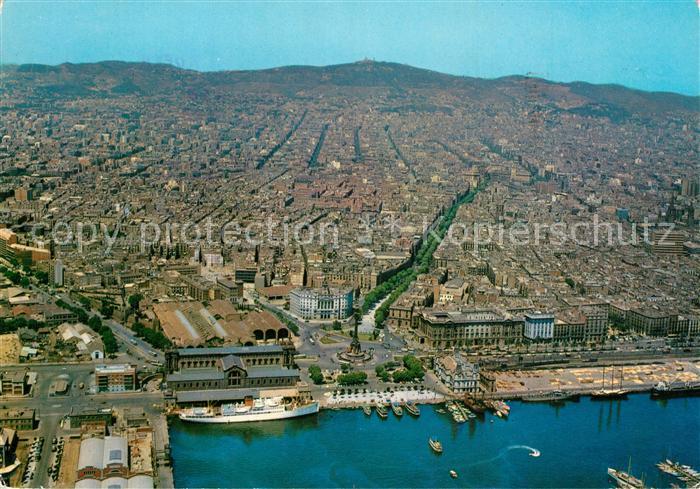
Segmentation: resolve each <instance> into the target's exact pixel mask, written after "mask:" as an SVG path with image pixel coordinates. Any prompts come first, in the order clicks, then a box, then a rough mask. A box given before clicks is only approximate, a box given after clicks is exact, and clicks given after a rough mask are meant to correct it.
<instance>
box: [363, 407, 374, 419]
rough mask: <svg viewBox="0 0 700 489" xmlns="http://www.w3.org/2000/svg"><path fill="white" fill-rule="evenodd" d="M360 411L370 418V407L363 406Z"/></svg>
mask: <svg viewBox="0 0 700 489" xmlns="http://www.w3.org/2000/svg"><path fill="white" fill-rule="evenodd" d="M362 410H363V411H364V412H365V414H366V415H367V416H372V406H367V405H364V406H362Z"/></svg>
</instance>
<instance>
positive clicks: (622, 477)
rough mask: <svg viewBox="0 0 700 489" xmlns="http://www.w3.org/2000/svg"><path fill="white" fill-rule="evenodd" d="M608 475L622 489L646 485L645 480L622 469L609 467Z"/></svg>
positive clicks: (639, 487) (640, 487)
mask: <svg viewBox="0 0 700 489" xmlns="http://www.w3.org/2000/svg"><path fill="white" fill-rule="evenodd" d="M608 476H609V477H610V478H611V479H612V480H614V481H615V483H616V484H617V487H619V488H621V489H642V488H643V487H644V482H642V481H641V480H639V479H637V478H636V477H634V476H633V475H630V474H629V473H627V472H623V471H622V470H615V469H611V468H608Z"/></svg>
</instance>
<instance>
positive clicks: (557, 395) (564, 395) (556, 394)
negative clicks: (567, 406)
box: [521, 390, 581, 404]
mask: <svg viewBox="0 0 700 489" xmlns="http://www.w3.org/2000/svg"><path fill="white" fill-rule="evenodd" d="M580 398H581V395H580V394H578V393H575V392H564V391H560V390H556V391H552V392H544V393H541V394H530V395H526V396H523V397H522V399H521V400H522V401H523V402H549V403H552V404H558V403H563V402H564V401H578V400H579V399H580Z"/></svg>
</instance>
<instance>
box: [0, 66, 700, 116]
mask: <svg viewBox="0 0 700 489" xmlns="http://www.w3.org/2000/svg"><path fill="white" fill-rule="evenodd" d="M0 76H1V77H2V78H1V80H2V84H1V86H0V87H1V89H2V92H4V95H3V98H4V99H5V103H4V104H3V105H5V106H7V103H8V99H9V100H10V101H15V102H28V101H32V100H33V101H36V100H37V99H41V100H45V99H66V98H68V99H70V98H79V97H124V96H136V97H158V96H168V97H172V96H183V97H188V98H195V99H197V98H202V99H206V98H207V97H210V96H221V95H224V96H225V95H227V94H240V93H248V92H249V93H256V92H262V93H266V94H280V95H282V96H286V97H297V96H301V97H308V96H312V95H318V96H321V95H324V94H333V95H339V94H341V95H347V96H351V97H357V96H360V97H361V96H363V94H366V93H372V94H376V93H385V94H387V95H388V96H390V97H395V98H408V99H410V98H411V97H412V96H416V97H419V98H420V96H422V95H425V94H427V93H445V94H452V95H455V96H457V97H458V98H459V99H461V100H464V99H467V100H468V99H475V100H477V99H478V100H479V102H480V103H487V104H488V103H489V102H493V103H496V104H497V105H501V104H508V103H509V101H510V102H513V103H517V102H522V103H527V104H528V105H531V106H532V105H535V106H538V105H539V106H542V107H545V108H550V109H554V110H579V111H584V112H586V113H589V114H590V115H593V116H596V115H601V116H607V117H611V118H615V117H617V118H619V117H623V118H624V117H628V116H631V115H638V116H641V117H650V116H653V115H654V114H668V113H691V114H692V113H694V114H697V113H698V112H699V111H700V97H690V96H686V95H680V94H675V93H669V92H644V91H640V90H635V89H630V88H626V87H623V86H619V85H595V84H591V83H585V82H572V83H557V82H551V81H547V80H544V79H541V78H532V77H525V76H508V77H503V78H496V79H481V78H472V77H462V76H453V75H447V74H443V73H438V72H435V71H430V70H425V69H421V68H415V67H412V66H407V65H402V64H397V63H388V62H376V61H359V62H355V63H348V64H340V65H332V66H324V67H313V66H286V67H280V68H273V69H265V70H255V71H220V72H198V71H194V70H187V69H181V68H178V67H175V66H172V65H166V64H151V63H130V62H121V61H104V62H99V63H85V64H71V63H64V64H61V65H57V66H48V65H38V64H25V65H6V66H4V67H3V68H2V72H1V74H0Z"/></svg>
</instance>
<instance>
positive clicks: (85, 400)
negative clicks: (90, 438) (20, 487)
mask: <svg viewBox="0 0 700 489" xmlns="http://www.w3.org/2000/svg"><path fill="white" fill-rule="evenodd" d="M28 366H30V367H31V370H32V371H34V372H36V373H37V383H36V385H35V386H34V388H33V390H32V396H30V397H25V398H7V399H3V398H0V407H2V408H10V409H12V408H20V409H21V408H33V409H35V410H36V414H37V417H38V418H39V426H38V427H37V428H36V429H35V430H33V431H22V432H21V433H20V435H21V436H22V437H23V438H25V437H28V438H30V439H31V438H33V437H39V436H43V437H44V440H45V442H44V447H43V449H42V453H41V460H39V462H38V464H37V470H36V472H35V478H34V479H33V480H32V482H31V485H32V486H33V487H46V486H47V485H48V484H50V482H49V481H50V477H49V476H48V473H47V470H48V468H49V466H50V465H51V462H52V460H53V458H52V452H51V440H52V439H53V437H54V436H61V435H67V434H68V433H69V431H68V430H67V428H64V427H63V426H61V424H62V421H63V418H64V417H65V416H66V415H67V414H68V413H69V412H70V411H71V409H81V408H86V407H89V408H100V407H111V408H116V409H122V408H127V407H129V408H143V410H144V412H145V413H146V415H147V416H148V417H149V419H150V420H151V421H152V424H154V423H155V421H156V418H157V417H159V416H161V415H162V403H163V395H162V393H161V392H130V393H118V394H117V393H114V394H112V393H103V394H90V393H89V392H88V391H89V389H87V387H86V388H84V389H80V388H79V384H80V382H84V383H85V386H88V385H89V382H90V378H91V375H92V373H93V369H94V365H93V364H91V363H82V364H66V365H64V366H60V365H56V364H36V365H22V366H11V367H3V370H5V371H13V370H25V369H26V368H27V367H28ZM59 378H64V379H65V378H67V379H68V380H69V382H70V384H71V385H70V387H69V389H68V393H67V394H66V395H61V396H52V395H50V386H51V384H52V383H53V382H54V381H56V380H57V379H59ZM73 433H75V432H73Z"/></svg>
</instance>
